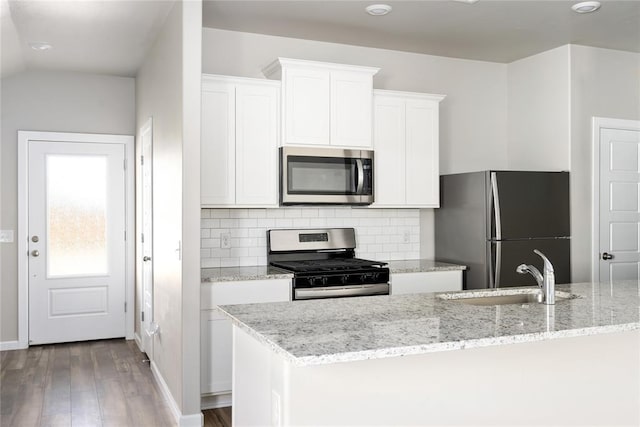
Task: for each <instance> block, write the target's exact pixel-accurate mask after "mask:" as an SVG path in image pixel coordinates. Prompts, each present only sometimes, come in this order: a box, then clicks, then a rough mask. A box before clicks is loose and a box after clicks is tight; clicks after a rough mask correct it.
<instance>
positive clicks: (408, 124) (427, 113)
mask: <svg viewBox="0 0 640 427" xmlns="http://www.w3.org/2000/svg"><path fill="white" fill-rule="evenodd" d="M442 99H444V96H443V95H429V94H419V93H412V92H396V91H387V90H376V91H374V98H373V105H374V107H373V110H374V114H373V119H374V125H373V140H374V149H375V167H374V172H375V186H374V188H375V203H374V204H373V205H372V207H398V208H403V207H407V208H437V207H439V205H440V200H439V199H440V192H439V158H438V157H439V151H438V145H439V131H438V119H439V103H440V101H442Z"/></svg>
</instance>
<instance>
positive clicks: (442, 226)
mask: <svg viewBox="0 0 640 427" xmlns="http://www.w3.org/2000/svg"><path fill="white" fill-rule="evenodd" d="M440 194H441V201H440V209H436V210H435V254H436V258H437V259H438V260H442V261H449V262H453V263H457V264H464V265H466V266H467V267H468V270H467V271H466V272H465V283H464V288H465V289H483V288H499V287H510V286H525V285H535V281H534V280H533V278H532V277H531V276H530V275H522V274H518V273H517V272H516V267H517V266H518V265H520V264H523V263H524V264H533V265H539V264H540V259H539V258H538V257H537V255H535V254H534V252H533V250H534V249H538V250H540V251H541V252H543V253H544V254H545V255H546V256H547V257H548V258H549V259H550V260H551V262H553V266H554V268H555V275H556V283H568V282H570V281H571V261H570V258H571V247H570V246H571V241H570V234H571V229H570V221H569V173H568V172H525V171H483V172H472V173H462V174H454V175H443V176H441V177H440Z"/></svg>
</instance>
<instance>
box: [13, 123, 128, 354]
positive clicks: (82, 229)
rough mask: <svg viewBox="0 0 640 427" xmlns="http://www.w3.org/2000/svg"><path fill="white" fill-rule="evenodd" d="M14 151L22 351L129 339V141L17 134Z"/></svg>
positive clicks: (118, 137) (107, 137)
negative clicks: (16, 172) (15, 159)
mask: <svg viewBox="0 0 640 427" xmlns="http://www.w3.org/2000/svg"><path fill="white" fill-rule="evenodd" d="M18 143H19V153H18V160H19V172H18V173H19V177H18V181H19V184H18V185H19V191H18V194H19V200H18V210H19V219H18V245H19V246H18V247H19V254H21V256H20V257H19V266H18V268H19V284H18V287H19V326H18V335H19V341H20V345H21V347H27V346H28V345H32V344H46V343H58V342H72V341H86V340H94V339H103V338H116V337H126V338H132V337H133V317H132V315H133V307H132V305H133V280H132V279H133V278H132V271H133V269H132V266H133V262H132V261H133V260H132V256H133V248H134V238H133V200H132V199H133V194H132V193H133V192H132V188H133V187H132V184H133V165H132V164H131V161H132V158H133V155H132V154H133V137H131V136H121V135H98V134H74V133H57V132H24V131H20V132H19V133H18ZM129 307H131V308H129Z"/></svg>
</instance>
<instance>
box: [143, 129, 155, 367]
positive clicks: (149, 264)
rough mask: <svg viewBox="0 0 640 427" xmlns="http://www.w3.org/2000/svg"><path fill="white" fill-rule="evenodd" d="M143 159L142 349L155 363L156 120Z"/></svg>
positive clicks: (147, 135) (146, 138)
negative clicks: (154, 222) (154, 146)
mask: <svg viewBox="0 0 640 427" xmlns="http://www.w3.org/2000/svg"><path fill="white" fill-rule="evenodd" d="M140 144H141V146H142V158H141V161H140V175H141V177H142V183H141V186H142V206H141V210H142V234H141V236H140V244H141V248H142V250H141V252H142V269H141V271H142V313H141V324H142V327H141V329H142V331H141V338H142V347H143V349H144V351H145V353H147V356H148V357H149V359H151V360H153V339H151V335H150V334H149V331H152V330H153V328H152V327H151V322H153V121H152V120H151V119H149V120H148V121H147V122H146V123H145V124H144V126H142V128H141V130H140Z"/></svg>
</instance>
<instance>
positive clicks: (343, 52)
mask: <svg viewBox="0 0 640 427" xmlns="http://www.w3.org/2000/svg"><path fill="white" fill-rule="evenodd" d="M202 51H203V52H202V71H203V72H204V73H213V74H225V75H231V76H242V77H256V78H262V77H264V76H263V75H262V72H261V70H262V68H264V67H265V66H267V65H268V64H270V63H271V62H273V61H274V60H275V59H276V58H277V57H278V56H282V57H289V58H297V59H308V60H316V61H328V62H338V63H343V64H354V65H368V66H373V67H380V68H381V70H380V72H379V73H378V74H377V75H376V76H375V77H374V82H373V85H374V87H375V88H376V89H394V90H407V91H416V92H427V93H437V94H444V95H447V97H446V98H445V99H444V101H442V102H441V103H440V171H441V173H445V174H446V173H452V172H465V171H476V170H483V169H491V168H504V167H506V165H507V153H506V144H507V85H506V82H507V66H506V65H505V64H498V63H493V62H482V61H470V60H464V59H454V58H445V57H441V56H432V55H422V54H416V53H408V52H400V51H393V50H385V49H374V48H368V47H360V46H350V45H344V44H336V43H325V42H317V41H312V40H301V39H293V38H285V37H276V36H267V35H262V34H250V33H241V32H234V31H225V30H217V29H212V28H205V29H204V32H203V43H202Z"/></svg>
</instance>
